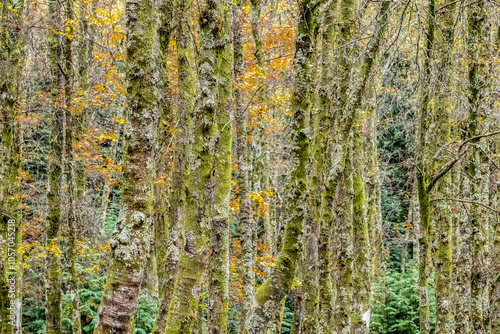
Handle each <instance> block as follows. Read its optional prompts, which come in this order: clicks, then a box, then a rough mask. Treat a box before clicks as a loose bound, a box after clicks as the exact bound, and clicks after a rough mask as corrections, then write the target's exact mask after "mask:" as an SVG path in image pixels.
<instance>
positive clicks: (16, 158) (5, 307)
mask: <svg viewBox="0 0 500 334" xmlns="http://www.w3.org/2000/svg"><path fill="white" fill-rule="evenodd" d="M23 6H24V1H20V2H18V3H16V2H12V1H7V2H5V3H4V4H3V6H2V8H1V12H0V15H1V16H2V24H3V29H2V31H1V32H0V39H1V40H2V41H3V42H4V44H3V45H2V46H1V47H0V64H1V65H0V110H1V113H0V117H1V122H2V131H1V136H0V152H1V156H0V159H1V160H0V179H1V180H2V185H0V220H1V221H0V236H1V237H2V240H3V241H2V242H1V244H0V252H1V257H0V261H2V264H1V266H0V280H1V281H0V319H1V332H2V333H9V334H10V333H17V332H18V330H20V327H21V298H22V295H21V289H20V282H21V277H22V276H21V275H22V269H21V263H22V252H21V251H20V246H21V244H22V234H21V232H22V231H21V217H22V211H21V209H22V208H21V184H20V180H19V176H20V175H19V171H20V168H21V127H20V124H19V121H18V119H17V118H18V108H19V106H20V104H19V102H20V96H21V94H20V91H19V81H18V78H19V77H18V71H19V69H20V65H21V64H22V60H23V52H22V46H23V39H22V36H21V27H22V17H23ZM14 9H15V10H14ZM7 273H8V274H7ZM13 288H14V291H12V290H11V289H13ZM12 292H14V294H13V295H12ZM11 310H13V311H14V315H15V319H11V318H9V315H10V314H11Z"/></svg>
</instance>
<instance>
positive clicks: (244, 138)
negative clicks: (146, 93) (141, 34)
mask: <svg viewBox="0 0 500 334" xmlns="http://www.w3.org/2000/svg"><path fill="white" fill-rule="evenodd" d="M241 12H242V10H241V1H238V2H237V3H236V5H235V6H233V27H232V28H233V50H234V56H233V57H234V78H235V79H234V80H235V82H236V85H237V86H236V87H235V89H234V105H235V112H234V113H235V118H236V137H237V142H236V155H237V159H238V176H237V180H238V189H239V192H238V197H239V199H240V207H239V213H238V220H239V225H240V241H241V276H242V278H241V279H242V282H241V284H242V292H243V306H242V312H241V315H240V333H241V332H243V328H244V325H245V319H246V317H247V314H248V312H249V311H250V310H251V308H252V304H253V300H254V296H253V293H254V286H253V280H254V273H253V271H252V268H253V249H254V243H253V238H252V233H253V230H254V223H253V222H252V219H251V215H250V206H251V203H250V198H249V196H248V195H249V193H250V173H251V168H252V166H251V161H250V158H251V156H250V147H249V143H248V130H247V122H246V119H247V116H246V115H244V114H243V113H244V103H243V94H242V88H241V84H242V76H243V75H244V67H243V62H244V59H243V44H242V36H243V33H242V30H241V26H242V22H241Z"/></svg>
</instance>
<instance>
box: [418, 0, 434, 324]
mask: <svg viewBox="0 0 500 334" xmlns="http://www.w3.org/2000/svg"><path fill="white" fill-rule="evenodd" d="M435 16H436V12H435V0H429V5H428V8H427V31H426V34H425V38H426V40H425V43H426V44H425V49H424V64H423V69H422V73H421V82H423V83H424V82H425V83H427V82H429V81H430V79H431V57H432V51H433V45H434V24H435V22H434V21H435ZM429 96H430V92H429V90H428V89H427V87H426V86H425V85H424V84H422V85H421V87H420V101H419V103H420V105H419V108H420V118H419V128H418V134H417V141H418V147H419V148H420V150H419V151H418V152H417V159H418V160H417V166H418V169H417V176H416V177H417V193H418V201H419V209H420V210H419V212H420V222H419V223H420V224H419V229H420V230H419V256H420V258H419V273H418V293H419V299H420V315H419V323H420V333H422V334H428V333H429V331H430V324H429V298H428V293H427V282H428V278H429V275H430V270H431V268H430V256H431V235H430V233H431V232H430V214H431V212H430V198H429V189H428V185H427V176H428V175H427V173H428V169H429V168H428V165H427V164H428V162H427V159H426V155H427V152H425V148H426V146H427V144H428V143H427V136H428V128H429V117H428V113H429V112H428V106H427V105H428V103H429Z"/></svg>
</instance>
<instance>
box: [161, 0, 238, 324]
mask: <svg viewBox="0 0 500 334" xmlns="http://www.w3.org/2000/svg"><path fill="white" fill-rule="evenodd" d="M225 7H226V8H225ZM227 10H228V7H227V6H224V3H221V2H217V1H214V0H207V1H206V2H205V3H204V4H203V7H202V8H201V13H200V19H199V22H200V41H201V42H200V48H199V52H198V55H199V64H198V85H199V89H198V92H199V95H198V97H197V104H196V105H197V108H195V112H194V118H193V126H194V131H193V134H192V138H191V142H192V149H191V151H192V154H191V157H190V159H191V161H190V162H189V163H190V168H191V172H190V175H189V177H188V181H187V185H186V188H185V189H186V192H187V195H186V197H187V202H186V212H185V217H184V221H183V231H182V236H183V245H184V251H183V253H182V254H181V256H180V257H179V274H178V275H177V278H176V282H175V286H174V289H173V292H172V298H171V302H170V306H169V311H168V319H167V324H166V331H167V332H168V333H189V334H190V333H191V331H192V328H193V323H194V321H195V314H196V308H197V307H198V303H199V298H200V297H199V296H200V292H201V283H202V273H203V269H204V267H205V255H206V250H207V246H208V238H207V237H208V235H209V233H208V228H209V226H210V224H211V220H212V217H213V216H212V214H214V213H215V212H221V213H222V212H224V208H222V207H220V208H213V204H214V195H215V194H214V192H217V196H216V197H217V199H220V198H221V197H220V196H221V195H220V194H221V193H219V192H220V191H221V190H220V188H219V189H217V190H215V188H216V187H217V181H218V177H217V178H216V177H214V176H215V175H216V174H217V175H218V176H219V172H220V174H221V178H220V179H221V182H227V180H225V179H224V178H225V177H226V174H225V171H227V170H225V169H218V168H219V166H218V165H216V164H215V163H216V162H217V161H214V160H216V159H214V157H216V154H217V156H220V154H227V151H224V152H219V151H221V150H222V148H223V149H224V150H226V149H227V147H226V146H225V145H227V131H230V130H228V129H227V127H229V129H230V124H227V125H226V129H224V130H225V132H222V133H220V134H219V131H221V130H222V129H219V128H218V127H219V125H220V124H219V121H221V122H222V120H223V117H225V115H223V113H224V112H226V109H224V110H219V108H221V106H224V107H227V105H226V104H224V103H221V101H222V99H224V98H227V97H222V96H221V91H220V89H221V87H219V85H224V84H227V81H225V80H227V77H225V76H224V77H223V78H221V77H220V74H221V73H223V74H227V70H226V69H224V68H222V67H223V66H230V62H229V64H221V63H220V62H221V61H224V60H225V61H227V58H226V57H227V55H228V52H229V51H228V49H227V44H229V45H230V40H229V39H228V36H229V35H228V29H229V24H228V23H227V22H225V19H224V15H225V13H227ZM221 82H222V83H221ZM218 117H221V118H220V119H218ZM229 140H230V139H229ZM229 143H230V141H229ZM219 145H220V146H219ZM229 145H230V144H229ZM224 166H226V165H224ZM228 179H229V182H230V180H231V178H230V177H229V178H228ZM224 185H225V183H224ZM217 204H221V202H219V201H217ZM225 209H226V210H227V209H228V208H225ZM218 210H220V211H218ZM213 218H215V219H217V217H213ZM222 218H223V217H222ZM225 317H227V315H225Z"/></svg>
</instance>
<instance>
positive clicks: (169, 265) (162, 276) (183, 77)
mask: <svg viewBox="0 0 500 334" xmlns="http://www.w3.org/2000/svg"><path fill="white" fill-rule="evenodd" d="M192 6H193V3H192V2H191V1H184V0H178V1H169V3H168V4H166V6H165V8H164V10H171V11H173V8H176V10H175V11H173V12H174V13H175V23H176V24H175V38H176V47H177V71H178V72H177V77H178V79H177V80H178V81H177V85H178V86H177V88H178V91H179V96H178V104H177V105H178V109H177V116H176V119H175V122H172V124H176V125H175V127H174V138H173V139H172V138H171V140H174V144H173V154H174V156H173V167H172V184H171V186H170V194H169V195H168V199H169V206H168V209H167V208H165V210H167V211H168V214H167V217H162V216H160V217H158V223H157V224H165V223H166V225H165V226H162V231H161V232H160V233H157V234H158V235H157V237H160V238H161V240H162V241H161V242H162V243H163V245H162V244H161V245H159V248H158V250H157V257H158V258H159V259H163V260H161V263H158V271H159V272H158V274H159V280H160V287H159V294H160V300H161V303H160V307H159V310H158V314H157V317H156V323H155V326H154V329H153V332H154V333H155V334H163V333H164V332H165V326H166V322H167V316H168V309H169V306H170V301H171V297H172V292H173V288H174V284H175V279H176V276H177V273H178V261H179V255H180V252H181V245H180V240H179V233H180V230H181V226H182V222H183V219H184V217H185V210H186V190H185V185H186V181H187V179H188V177H189V164H188V156H189V152H190V144H189V133H190V130H191V117H192V113H193V108H194V94H195V87H196V79H195V61H194V46H193V38H192V34H191V32H190V29H191V27H190V25H189V22H190V21H191V9H192ZM162 14H163V15H166V14H167V13H162ZM165 24H171V23H170V22H168V21H166V22H165ZM164 35H165V34H164ZM163 38H165V39H167V40H169V38H168V37H165V36H164V37H163ZM163 43H164V45H163V46H162V49H168V42H167V41H164V42H163ZM167 117H168V116H167V115H164V116H163V117H162V119H163V120H164V122H165V123H167V122H168V119H167ZM159 129H163V131H162V132H160V134H159V135H160V136H162V137H164V139H162V141H164V140H165V141H166V139H167V137H166V136H167V134H166V133H163V132H165V131H166V126H165V125H162V124H160V128H159ZM160 131H161V130H160ZM163 169H165V168H163ZM157 201H165V199H162V198H157ZM160 206H163V204H160ZM161 235H162V236H161ZM159 241H160V240H159ZM162 246H163V247H162Z"/></svg>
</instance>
